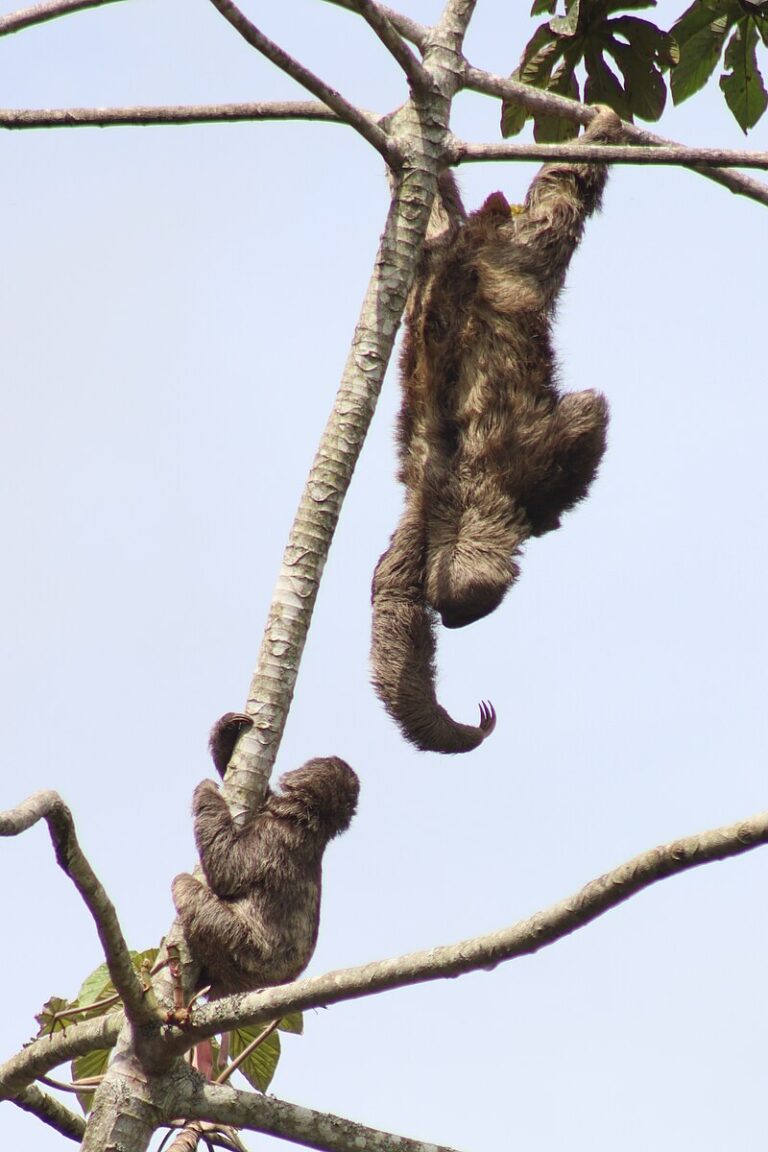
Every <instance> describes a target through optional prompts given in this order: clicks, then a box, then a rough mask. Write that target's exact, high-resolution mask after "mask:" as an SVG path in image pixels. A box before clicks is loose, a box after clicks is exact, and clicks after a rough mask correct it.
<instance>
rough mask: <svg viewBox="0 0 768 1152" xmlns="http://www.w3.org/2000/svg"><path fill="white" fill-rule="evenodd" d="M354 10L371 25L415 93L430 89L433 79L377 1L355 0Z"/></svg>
mask: <svg viewBox="0 0 768 1152" xmlns="http://www.w3.org/2000/svg"><path fill="white" fill-rule="evenodd" d="M354 8H355V10H356V11H357V12H359V14H360V15H361V16H362V17H363V19H364V20H365V22H366V23H367V24H369V25H370V27H371V28H372V29H373V31H374V32H375V33H376V35H377V36H378V38H379V40H381V42H382V44H383V45H384V47H385V48H386V49H387V51H388V52H389V53H390V55H391V56H393V57H394V59H395V60H397V62H398V64H399V65H400V67H401V68H402V70H403V72H405V75H406V77H407V78H408V82H409V84H410V86H411V88H412V89H413V91H415V92H418V91H421V90H423V89H426V88H429V85H430V83H431V78H430V75H429V73H428V72H427V70H426V69H425V68H424V67H423V66H422V64H421V62H420V61H419V60H417V59H416V57H415V56H414V54H413V52H411V50H410V48H409V47H408V45H407V44H406V43H405V41H404V40H403V38H402V37H401V35H400V33H399V32H398V31H397V29H396V28H395V27H394V25H393V24H392V22H391V21H390V20H389V19H388V17H387V15H386V13H385V12H384V10H383V8H382V7H381V5H380V4H377V3H376V0H355V2H354Z"/></svg>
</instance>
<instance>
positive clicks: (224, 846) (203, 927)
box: [173, 712, 359, 997]
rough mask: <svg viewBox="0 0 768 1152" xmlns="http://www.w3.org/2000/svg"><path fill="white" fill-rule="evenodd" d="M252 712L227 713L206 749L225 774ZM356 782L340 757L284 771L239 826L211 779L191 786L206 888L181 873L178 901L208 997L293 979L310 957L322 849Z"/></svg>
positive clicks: (346, 811) (349, 811) (345, 812)
mask: <svg viewBox="0 0 768 1152" xmlns="http://www.w3.org/2000/svg"><path fill="white" fill-rule="evenodd" d="M252 724H253V721H252V720H251V719H250V717H248V716H245V715H243V714H240V713H237V712H228V713H227V714H226V715H225V716H222V718H221V719H220V720H218V721H217V723H216V724H215V725H214V727H213V730H212V732H211V739H210V749H211V754H212V756H213V762H214V764H215V766H216V769H217V771H218V772H219V774H220V775H221V776H223V775H224V773H225V771H226V769H227V764H228V763H229V760H230V757H231V755H232V753H233V752H234V749H235V745H236V743H237V740H238V738H239V736H240V734H241V733H242V732H243V731H244V730H245V729H247V728H250V727H251V725H252ZM358 791H359V783H358V779H357V776H356V775H355V773H354V772H353V771H352V769H351V768H350V766H349V765H348V764H346V763H345V762H344V761H343V760H340V759H338V757H336V756H330V757H326V758H322V759H316V760H309V761H307V763H306V764H304V765H302V767H301V768H296V769H294V770H293V771H292V772H286V774H285V775H284V776H282V777H281V779H280V791H279V792H273V791H272V789H268V791H267V794H266V796H265V798H264V801H263V803H262V805H261V807H260V808H259V809H258V811H256V812H255V813H253V815H252V816H251V817H250V818H249V819H248V820H247V821H246V823H245V824H243V825H242V826H239V825H237V824H235V821H234V820H233V818H232V815H231V813H230V811H229V808H228V807H227V803H226V801H225V799H224V797H223V796H222V795H221V793H220V792H219V790H218V788H217V787H216V785H215V784H214V783H213V781H212V780H203V782H202V783H201V784H198V786H197V788H196V789H195V794H194V797H193V801H192V810H193V813H194V820H195V841H196V843H197V849H198V852H199V854H200V863H201V864H202V867H203V872H204V873H205V878H206V880H207V884H203V883H202V881H200V880H197V879H196V878H195V877H194V876H190V875H188V874H186V873H182V874H181V875H179V876H177V877H176V879H175V880H174V881H173V900H174V903H175V905H176V910H177V912H178V914H179V917H180V919H181V923H182V926H183V928H184V935H185V937H186V940H187V943H188V945H189V950H190V952H191V953H192V955H193V957H194V958H195V960H196V961H197V962H198V964H199V965H200V968H201V973H200V984H201V986H202V984H210V985H211V995H212V996H214V997H219V996H224V995H226V994H227V993H229V992H248V991H251V990H254V989H257V988H266V987H269V986H271V985H274V984H283V983H285V982H287V981H289V980H294V979H295V978H296V977H297V976H298V975H299V973H300V972H303V971H304V969H305V968H306V966H307V964H308V963H309V961H310V959H311V958H312V953H313V952H314V950H315V944H316V943H317V931H318V925H319V921H320V890H321V871H322V861H323V853H324V851H325V848H326V846H327V844H328V842H329V840H332V839H333V838H334V837H335V836H338V835H339V834H340V833H342V832H344V831H346V829H347V828H348V827H349V824H350V821H351V820H352V817H353V816H354V814H355V809H356V807H357V797H358Z"/></svg>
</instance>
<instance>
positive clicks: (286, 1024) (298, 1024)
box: [277, 1012, 304, 1036]
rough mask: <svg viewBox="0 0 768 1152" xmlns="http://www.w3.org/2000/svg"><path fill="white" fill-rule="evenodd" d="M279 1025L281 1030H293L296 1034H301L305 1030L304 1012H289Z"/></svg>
mask: <svg viewBox="0 0 768 1152" xmlns="http://www.w3.org/2000/svg"><path fill="white" fill-rule="evenodd" d="M277 1027H278V1028H279V1030H280V1031H281V1032H293V1033H294V1035H296V1036H301V1035H302V1034H303V1032H304V1013H303V1012H289V1013H288V1015H287V1016H283V1018H282V1020H281V1021H280V1023H279V1024H278V1026H277Z"/></svg>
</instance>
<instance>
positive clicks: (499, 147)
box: [449, 140, 768, 168]
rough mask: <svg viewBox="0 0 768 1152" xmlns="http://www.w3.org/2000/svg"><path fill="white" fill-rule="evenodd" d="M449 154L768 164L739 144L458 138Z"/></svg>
mask: <svg viewBox="0 0 768 1152" xmlns="http://www.w3.org/2000/svg"><path fill="white" fill-rule="evenodd" d="M449 154H450V157H451V160H452V162H453V163H454V164H462V163H464V164H472V163H481V162H484V161H487V160H535V161H540V162H542V163H543V162H544V161H547V160H567V161H578V162H579V163H581V162H584V161H586V162H587V163H589V162H590V161H592V162H593V163H595V164H677V165H684V166H686V167H691V166H693V165H703V164H706V165H708V166H710V167H713V166H714V167H718V168H719V167H723V168H768V152H748V151H743V150H741V149H736V148H688V147H686V146H683V145H678V144H671V145H669V146H662V145H659V147H658V148H654V147H647V146H643V145H638V144H506V143H505V144H469V143H466V142H465V141H463V140H454V141H452V143H451V144H450V147H449Z"/></svg>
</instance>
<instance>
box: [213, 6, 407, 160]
mask: <svg viewBox="0 0 768 1152" xmlns="http://www.w3.org/2000/svg"><path fill="white" fill-rule="evenodd" d="M211 3H212V4H213V6H214V8H216V9H217V10H218V11H219V12H220V13H221V15H222V16H223V17H224V19H225V20H228V21H229V23H230V24H231V25H232V27H233V28H234V29H235V30H236V31H237V32H239V33H240V35H241V36H242V37H243V39H244V40H245V41H246V42H247V43H248V44H250V45H251V47H252V48H255V49H256V51H257V52H261V54H262V55H263V56H265V57H266V58H267V60H271V61H272V63H273V64H275V65H276V66H277V67H278V68H281V69H282V71H283V72H285V73H286V74H287V75H288V76H290V77H291V78H292V79H293V80H295V81H296V82H297V83H298V84H301V85H302V87H304V88H306V89H307V91H309V92H311V93H312V95H313V96H316V97H317V98H318V100H322V101H323V103H324V104H327V105H328V107H329V108H331V109H332V110H333V111H334V112H335V113H336V114H337V115H338V116H339V117H340V119H341V120H343V121H344V122H345V124H349V126H350V127H351V128H354V129H355V131H357V132H359V133H360V135H361V136H362V137H364V139H366V140H367V141H368V143H369V144H372V145H373V147H374V148H375V149H376V150H377V152H380V153H381V155H382V156H383V157H384V159H385V160H386V161H387V163H388V164H389V165H390V166H392V167H394V166H395V165H396V164H397V162H398V156H397V154H396V151H395V149H394V147H393V145H392V143H391V142H390V139H389V137H388V136H387V134H386V132H384V131H383V129H381V128H380V127H379V125H378V124H377V123H376V121H375V120H374V119H373V118H372V117H371V116H368V115H367V114H366V113H365V112H362V111H361V110H360V109H359V108H356V107H355V106H354V104H350V103H349V101H348V100H345V99H344V97H343V96H342V95H341V94H340V93H339V92H337V91H336V90H335V88H329V86H328V85H327V84H326V83H324V81H322V80H320V79H319V78H318V77H317V76H315V74H314V73H313V72H310V71H309V69H308V68H305V67H304V65H303V64H300V63H299V61H298V60H295V59H294V58H293V57H292V56H289V55H288V53H287V52H286V51H284V49H282V48H281V47H280V46H279V45H278V44H275V43H274V42H273V41H272V40H270V39H269V38H268V37H267V36H265V35H264V33H263V32H262V31H260V29H259V28H257V27H256V25H255V24H254V23H253V22H252V21H251V20H249V19H248V17H247V16H246V15H245V14H244V13H243V12H241V11H240V9H239V8H238V7H237V5H236V4H234V3H233V2H232V0H211Z"/></svg>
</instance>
